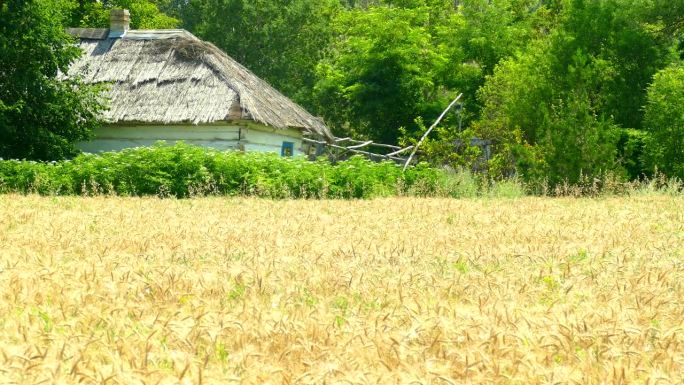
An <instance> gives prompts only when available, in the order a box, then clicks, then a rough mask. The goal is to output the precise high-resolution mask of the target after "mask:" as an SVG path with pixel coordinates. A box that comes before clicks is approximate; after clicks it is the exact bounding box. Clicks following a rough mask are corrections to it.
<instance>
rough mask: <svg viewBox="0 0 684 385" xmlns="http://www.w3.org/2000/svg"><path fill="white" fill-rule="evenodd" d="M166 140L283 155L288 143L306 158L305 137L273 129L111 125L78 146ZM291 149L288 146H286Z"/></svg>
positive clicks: (94, 149)
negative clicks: (303, 144)
mask: <svg viewBox="0 0 684 385" xmlns="http://www.w3.org/2000/svg"><path fill="white" fill-rule="evenodd" d="M160 140H164V141H166V142H168V143H169V144H173V143H176V142H178V141H183V142H185V143H187V144H192V145H197V146H203V147H211V148H215V149H217V150H222V151H224V150H244V151H248V152H249V151H255V152H274V153H277V154H281V152H282V149H283V144H284V143H291V144H292V149H293V155H302V154H303V152H302V133H301V131H299V130H294V129H285V130H279V129H273V128H271V127H266V126H261V125H255V124H249V125H244V126H240V125H228V124H226V125H199V126H194V125H168V126H165V125H159V126H156V125H138V126H124V125H107V126H103V127H100V128H97V129H96V130H95V132H94V138H93V139H92V140H90V141H87V142H81V143H78V144H77V147H78V148H79V149H81V150H82V151H84V152H90V153H98V152H103V151H120V150H123V149H125V148H131V147H141V146H151V145H153V144H154V143H155V142H157V141H160ZM286 147H287V144H286Z"/></svg>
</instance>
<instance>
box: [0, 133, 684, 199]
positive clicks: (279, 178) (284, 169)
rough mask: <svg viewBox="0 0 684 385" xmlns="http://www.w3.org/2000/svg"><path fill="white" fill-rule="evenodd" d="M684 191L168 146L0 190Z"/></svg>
mask: <svg viewBox="0 0 684 385" xmlns="http://www.w3.org/2000/svg"><path fill="white" fill-rule="evenodd" d="M681 189H682V184H681V182H680V180H679V179H676V178H666V177H665V176H664V175H663V174H658V175H657V176H656V177H654V178H651V179H645V180H642V181H635V182H624V181H622V180H621V179H620V178H619V176H617V175H614V174H610V173H605V174H602V175H601V176H600V177H596V176H589V175H581V176H580V178H579V179H578V180H576V181H572V182H571V181H569V180H565V181H563V182H562V183H557V184H551V183H549V182H548V181H542V182H541V183H537V184H532V183H526V182H524V181H523V180H520V179H516V178H513V179H502V180H495V179H491V178H488V177H487V176H486V175H479V174H474V173H472V172H470V171H468V170H465V169H458V170H447V169H438V168H434V167H431V166H429V165H428V164H427V163H420V164H418V165H417V166H415V167H411V168H409V169H407V171H406V172H402V169H401V167H398V166H397V165H395V164H394V163H391V162H382V163H375V162H371V161H369V160H367V159H365V158H363V157H352V158H351V159H349V160H347V161H343V162H338V163H336V164H331V163H330V162H328V161H327V160H323V159H321V160H319V161H316V162H311V161H309V160H307V159H306V158H303V157H298V158H283V157H280V156H278V155H276V154H269V153H242V152H237V151H235V152H232V151H228V152H220V151H215V150H211V149H206V148H202V147H195V146H190V145H186V144H184V143H177V144H175V145H173V146H168V145H166V144H165V143H164V142H159V143H158V144H157V145H155V146H153V147H140V148H133V149H127V150H123V151H121V152H108V153H103V154H101V155H95V154H82V155H79V156H77V157H76V158H74V159H72V160H66V161H59V162H55V161H53V162H36V161H28V160H0V193H22V194H26V193H37V194H43V195H120V196H145V195H155V196H161V197H177V198H187V197H197V196H206V195H222V196H258V197H267V198H274V199H284V198H305V199H306V198H314V199H326V198H332V199H358V198H377V197H385V196H430V197H455V198H472V197H521V196H523V195H529V194H533V195H543V196H547V195H548V196H602V195H630V194H642V193H646V192H649V193H652V192H667V193H672V194H679V193H680V191H681Z"/></svg>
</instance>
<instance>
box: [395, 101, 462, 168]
mask: <svg viewBox="0 0 684 385" xmlns="http://www.w3.org/2000/svg"><path fill="white" fill-rule="evenodd" d="M461 96H463V94H459V95H458V96H457V97H456V99H454V101H452V102H451V104H449V106H448V107H447V108H446V109H445V110H444V111H442V114H441V115H439V118H437V120H435V122H434V123H432V126H430V128H428V130H427V131H425V134H423V137H422V138H420V140H419V141H418V143H416V146H415V147H413V151H412V152H411V155H410V156H409V157H408V159H406V163H405V164H404V169H403V171H406V168H407V167H408V165H409V164H411V160H412V159H413V156H414V155H416V152H417V151H418V147H420V145H421V143H423V141H424V140H425V138H427V136H428V135H429V134H430V132H431V131H432V130H433V129H434V128H435V127H437V125H438V124H439V122H441V121H442V119H444V116H445V115H446V114H447V112H449V110H450V109H451V108H452V107H453V106H454V105H455V104H456V102H458V100H459V99H461Z"/></svg>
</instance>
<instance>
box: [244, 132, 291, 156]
mask: <svg viewBox="0 0 684 385" xmlns="http://www.w3.org/2000/svg"><path fill="white" fill-rule="evenodd" d="M242 134H243V138H244V139H245V140H244V141H243V142H244V148H245V151H258V152H275V153H277V154H280V152H281V149H282V146H283V142H292V143H294V155H295V156H297V155H304V153H303V152H302V133H301V132H300V131H296V130H274V129H271V128H269V127H263V128H262V127H249V128H247V129H246V130H243V131H242Z"/></svg>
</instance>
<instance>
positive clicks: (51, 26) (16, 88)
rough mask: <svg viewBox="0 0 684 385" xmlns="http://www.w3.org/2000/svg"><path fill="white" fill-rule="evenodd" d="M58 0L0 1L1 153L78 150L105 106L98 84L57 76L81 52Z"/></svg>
mask: <svg viewBox="0 0 684 385" xmlns="http://www.w3.org/2000/svg"><path fill="white" fill-rule="evenodd" d="M60 5H61V4H60V3H59V2H58V1H56V0H4V1H0V157H4V158H29V159H41V160H51V159H59V158H64V157H68V156H72V155H74V154H76V152H77V151H76V149H75V148H74V146H73V143H74V142H76V141H79V140H85V139H87V138H88V137H89V136H90V132H91V131H92V129H93V127H95V126H96V125H97V124H98V114H99V112H100V111H101V109H102V108H103V105H102V100H101V98H100V97H99V96H98V91H99V88H98V87H92V86H88V85H85V84H83V83H81V82H80V81H79V80H78V79H70V80H65V79H59V77H60V73H62V74H63V73H66V71H67V69H68V67H69V64H70V63H71V62H72V61H73V60H74V59H76V58H77V57H78V55H79V54H80V51H79V50H78V48H76V47H75V46H74V45H73V44H72V43H73V39H72V38H71V37H70V36H68V35H67V33H66V31H65V30H64V28H63V23H64V17H65V15H64V14H63V13H61V12H59V11H56V10H59V9H60V8H59V6H60Z"/></svg>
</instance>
